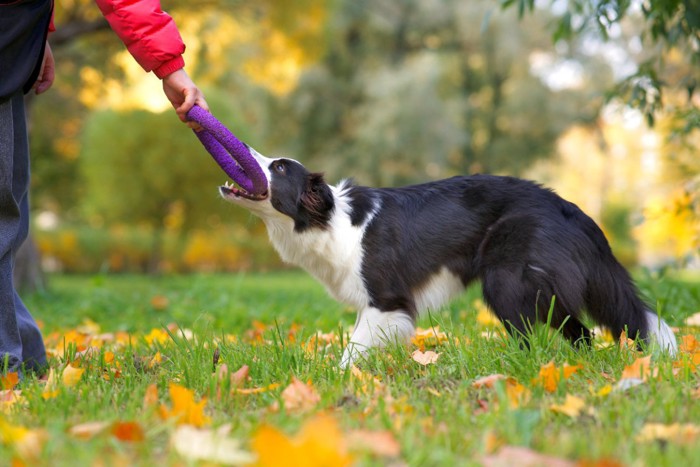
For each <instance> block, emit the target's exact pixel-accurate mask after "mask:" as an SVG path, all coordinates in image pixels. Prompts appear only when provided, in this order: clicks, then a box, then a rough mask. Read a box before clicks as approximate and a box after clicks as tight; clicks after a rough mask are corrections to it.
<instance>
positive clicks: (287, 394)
mask: <svg viewBox="0 0 700 467" xmlns="http://www.w3.org/2000/svg"><path fill="white" fill-rule="evenodd" d="M281 396H282V400H283V401H284V409H285V410H286V411H287V413H289V412H307V411H309V410H311V409H313V408H314V407H316V405H318V403H319V402H320V401H321V397H320V396H319V395H318V392H316V389H315V388H314V387H313V385H312V384H311V382H308V383H304V382H302V381H300V380H298V379H297V378H296V377H292V382H291V383H290V384H289V386H287V387H286V388H284V391H282V394H281Z"/></svg>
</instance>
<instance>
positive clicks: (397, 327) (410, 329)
mask: <svg viewBox="0 0 700 467" xmlns="http://www.w3.org/2000/svg"><path fill="white" fill-rule="evenodd" d="M415 329H416V328H415V324H414V323H413V319H412V318H411V317H410V316H409V315H408V313H405V312H403V311H381V310H379V309H378V308H374V307H368V308H365V309H364V310H361V311H360V312H359V313H358V316H357V322H356V323H355V329H354V331H353V333H352V337H351V338H350V342H348V345H347V346H346V347H345V351H344V352H343V358H342V360H341V361H340V367H341V368H348V367H349V366H351V365H352V364H353V363H354V362H355V361H356V360H357V359H358V358H360V357H361V356H362V355H364V354H366V353H367V351H368V350H369V349H370V348H372V347H384V346H385V345H386V344H388V343H392V342H399V343H407V342H408V341H409V340H410V339H411V337H413V335H414V333H415Z"/></svg>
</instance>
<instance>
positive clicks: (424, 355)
mask: <svg viewBox="0 0 700 467" xmlns="http://www.w3.org/2000/svg"><path fill="white" fill-rule="evenodd" d="M439 357H440V354H439V353H435V352H433V351H432V350H428V351H426V352H421V351H420V350H415V351H414V352H413V353H412V354H411V358H412V359H413V360H415V361H416V362H418V363H420V364H421V365H423V366H426V365H432V364H433V363H435V362H437V360H438V358H439Z"/></svg>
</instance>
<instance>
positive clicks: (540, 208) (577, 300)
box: [220, 148, 676, 367]
mask: <svg viewBox="0 0 700 467" xmlns="http://www.w3.org/2000/svg"><path fill="white" fill-rule="evenodd" d="M250 149H251V154H253V156H254V157H255V159H256V160H257V162H258V164H260V166H261V167H262V169H263V171H264V172H265V175H266V176H267V180H268V184H269V187H268V192H267V193H265V194H264V195H251V194H249V193H247V192H246V191H245V190H242V189H241V188H239V187H235V186H233V185H229V184H228V182H227V183H226V185H224V186H222V187H220V193H221V195H222V196H223V197H224V198H225V199H226V200H227V201H230V202H233V203H234V204H237V205H239V206H243V207H245V208H246V209H248V210H250V211H251V212H252V213H254V214H255V215H257V216H259V217H260V218H262V220H263V221H264V222H265V225H266V226H267V230H268V234H269V237H270V240H271V242H272V244H273V245H274V247H275V249H276V250H277V251H278V252H279V254H280V256H281V257H282V259H283V260H284V261H286V262H288V263H291V264H295V265H297V266H301V267H302V268H304V269H305V270H306V271H308V272H309V273H310V274H311V275H313V276H314V277H315V278H316V279H318V280H319V281H320V282H321V283H323V284H324V285H325V287H326V289H327V290H328V292H329V293H330V294H331V295H332V296H333V297H334V298H335V299H336V300H339V301H341V302H344V303H346V304H348V305H351V306H353V307H355V308H356V309H357V321H356V323H355V327H354V331H353V333H352V337H351V339H350V342H349V344H348V346H347V347H346V348H345V350H344V353H343V358H342V361H341V366H342V367H347V366H348V365H350V364H351V363H352V362H353V361H354V360H356V359H357V358H358V357H359V356H361V355H362V354H363V353H364V352H365V351H366V350H367V349H369V348H371V347H381V346H383V345H384V344H386V343H387V342H388V341H391V342H393V341H402V342H405V341H408V340H410V338H411V337H412V336H413V334H414V331H415V322H416V319H417V318H418V316H419V315H421V313H424V312H425V311H426V310H430V309H437V308H439V307H440V306H441V305H442V304H444V303H445V302H446V301H448V300H450V299H451V298H453V297H455V296H456V295H457V294H459V293H460V292H462V291H463V290H464V288H465V287H466V286H467V285H468V284H469V283H471V282H472V281H474V280H480V281H481V284H482V291H483V296H484V301H485V302H486V303H487V304H488V305H489V307H490V308H491V309H492V310H493V311H494V313H495V314H496V316H498V318H499V319H500V320H501V322H502V323H503V324H504V325H505V328H506V330H507V331H508V332H509V333H510V334H511V335H513V336H518V337H522V336H524V335H527V332H528V328H529V326H531V324H532V323H534V322H536V321H539V322H544V321H546V320H547V318H548V312H549V310H550V306H551V305H552V299H553V297H554V301H553V308H552V314H551V320H550V324H551V326H552V327H553V328H555V329H559V330H560V331H561V332H562V334H563V335H564V336H565V337H566V338H567V339H568V340H569V341H570V342H572V343H575V344H584V345H589V344H590V341H591V338H592V335H591V332H590V330H589V329H587V328H586V327H585V326H584V325H583V324H582V323H581V321H580V318H581V314H582V311H583V310H586V312H587V314H588V316H589V317H590V318H591V319H592V320H593V321H595V322H596V323H598V324H599V325H601V326H603V327H605V328H607V329H609V330H610V331H611V332H612V334H613V336H615V338H616V339H618V338H619V337H620V335H621V334H622V332H623V330H626V332H627V335H628V336H629V337H631V338H638V339H639V340H640V341H644V342H648V343H651V342H654V343H655V344H656V345H659V346H660V347H661V348H662V349H664V350H665V351H667V352H669V353H671V354H673V353H675V352H676V339H675V336H674V334H673V332H672V331H671V329H670V327H669V326H668V325H667V324H666V322H664V321H663V320H662V319H660V318H659V317H658V316H657V315H656V314H655V313H653V312H652V311H650V310H649V308H648V307H647V305H645V303H644V302H643V301H642V300H641V299H640V297H639V293H638V292H637V289H636V287H635V286H634V284H633V282H632V280H631V278H630V276H629V274H628V273H627V271H626V270H625V269H624V268H623V267H622V266H621V265H620V263H619V262H618V261H617V260H616V259H615V257H614V256H613V253H612V251H611V250H610V247H609V245H608V242H607V240H606V239H605V236H604V235H603V232H602V231H601V230H600V228H599V227H598V226H597V225H596V224H595V222H594V221H593V220H592V219H591V218H590V217H588V216H587V215H586V214H584V213H583V212H582V211H581V210H580V209H579V208H578V207H577V206H576V205H575V204H573V203H570V202H568V201H566V200H564V199H562V198H561V197H559V196H558V195H556V194H555V193H554V192H553V191H551V190H548V189H545V188H543V187H541V186H539V185H537V184H535V183H533V182H530V181H526V180H521V179H517V178H512V177H500V176H491V175H472V176H464V177H453V178H450V179H447V180H439V181H434V182H429V183H424V184H421V185H413V186H407V187H403V188H368V187H363V186H357V185H355V184H353V183H351V182H349V181H343V182H341V183H340V184H338V185H337V186H330V185H328V184H326V182H325V181H324V179H323V176H322V174H319V173H311V172H309V171H308V170H307V169H306V168H304V166H302V165H301V164H300V163H299V162H297V161H294V160H291V159H284V158H282V159H268V158H266V157H263V156H262V155H260V154H258V153H257V152H256V151H254V150H253V149H252V148H250ZM523 345H527V342H526V341H524V344H523Z"/></svg>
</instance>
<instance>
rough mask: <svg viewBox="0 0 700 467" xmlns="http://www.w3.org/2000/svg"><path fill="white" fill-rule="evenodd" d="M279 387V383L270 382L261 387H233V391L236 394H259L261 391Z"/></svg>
mask: <svg viewBox="0 0 700 467" xmlns="http://www.w3.org/2000/svg"><path fill="white" fill-rule="evenodd" d="M278 387H280V383H272V384H268V385H267V386H264V387H262V388H235V389H234V390H233V392H235V393H236V394H260V393H261V392H267V391H272V390H274V389H277V388H278Z"/></svg>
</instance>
